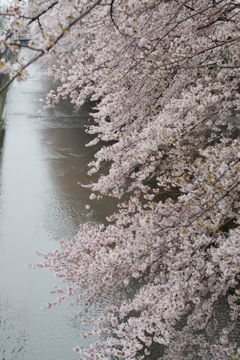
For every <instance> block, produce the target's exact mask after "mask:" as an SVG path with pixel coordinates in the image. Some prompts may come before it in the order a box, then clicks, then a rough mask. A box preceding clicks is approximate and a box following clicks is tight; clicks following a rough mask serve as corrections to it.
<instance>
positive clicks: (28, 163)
mask: <svg viewBox="0 0 240 360" xmlns="http://www.w3.org/2000/svg"><path fill="white" fill-rule="evenodd" d="M29 71H30V79H29V80H28V81H27V82H25V83H20V84H19V83H17V82H16V83H14V84H13V85H11V87H10V89H9V90H8V93H7V98H6V103H5V108H4V113H3V121H2V124H1V130H0V145H1V150H0V151H1V153H0V360H4V359H5V360H20V359H21V360H40V359H41V360H73V359H78V356H77V354H76V353H74V352H73V351H72V348H73V347H74V346H76V345H80V346H87V343H86V340H82V339H81V338H80V336H79V334H80V333H81V332H83V331H84V329H83V327H82V325H81V324H80V321H79V320H76V319H73V316H74V314H75V313H76V312H77V311H79V310H80V309H79V308H78V309H76V308H72V307H70V306H69V305H68V304H67V303H66V304H63V305H61V306H59V307H56V308H54V309H51V310H46V311H43V310H41V307H42V306H44V305H45V303H46V302H48V301H51V300H54V299H55V297H54V295H50V294H49V293H48V291H49V290H51V288H52V284H53V283H54V282H58V279H57V278H55V277H54V274H53V273H51V272H48V271H47V270H45V269H36V270H34V269H29V268H27V267H26V264H32V263H34V262H37V261H40V258H39V257H38V256H37V255H36V251H40V252H41V251H43V252H44V251H48V250H54V249H55V248H56V247H58V244H57V241H58V240H59V239H60V238H68V237H73V236H74V235H75V234H76V232H77V229H78V226H79V224H80V223H83V222H86V221H90V222H93V223H99V222H102V221H103V220H104V218H105V216H106V215H107V214H109V213H111V212H112V211H113V207H114V204H113V203H110V202H109V201H108V202H106V201H103V202H101V203H98V204H97V206H95V208H94V207H92V206H91V209H90V210H86V208H85V206H86V204H89V203H90V201H89V199H88V197H89V194H90V192H89V191H88V190H86V189H83V188H81V186H79V185H78V182H83V183H87V182H88V181H89V178H87V176H86V171H87V169H88V167H87V164H88V162H89V161H90V160H91V159H92V157H93V152H94V150H96V148H95V149H92V148H86V147H85V144H86V143H87V142H88V141H89V140H90V138H89V136H88V135H86V134H85V132H84V126H85V125H87V124H89V122H88V118H89V115H88V111H89V108H88V106H87V105H86V106H84V107H83V108H82V109H81V110H80V111H78V113H77V114H73V112H72V106H71V105H70V104H69V103H68V102H67V101H65V102H63V103H61V104H59V106H58V107H57V108H56V109H53V110H48V111H44V112H41V113H38V111H39V110H41V108H42V103H39V98H41V97H44V95H45V93H46V91H47V90H48V89H49V88H50V87H49V85H46V84H44V78H43V75H42V73H41V71H39V70H38V66H37V65H33V66H32V67H31V68H30V69H29ZM94 311H95V313H97V309H95V310H94Z"/></svg>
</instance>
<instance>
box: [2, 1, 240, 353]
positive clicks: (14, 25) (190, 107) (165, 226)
mask: <svg viewBox="0 0 240 360" xmlns="http://www.w3.org/2000/svg"><path fill="white" fill-rule="evenodd" d="M21 3H22V2H21V1H19V5H18V3H17V2H15V5H14V7H12V8H9V9H6V11H5V14H6V16H8V17H9V19H10V20H9V22H8V27H9V33H8V36H7V39H6V40H3V41H2V43H1V46H2V50H3V49H5V47H10V48H11V49H12V51H13V52H15V53H17V52H18V51H19V45H18V43H17V42H16V40H15V38H14V37H16V34H21V33H24V32H25V33H31V35H32V37H31V41H30V42H29V44H28V48H29V49H30V50H32V52H33V58H32V59H31V61H34V59H36V58H39V57H42V56H43V55H44V57H45V62H46V63H47V64H48V66H49V68H48V74H49V75H51V76H53V77H54V78H55V79H56V80H58V81H59V83H60V85H59V87H58V88H57V90H56V91H51V92H50V93H49V94H48V96H47V99H46V106H47V107H52V106H54V104H56V103H57V102H59V101H60V100H61V99H62V98H66V97H70V98H71V101H72V103H73V104H74V105H75V106H76V107H80V106H81V105H82V104H83V102H84V101H86V99H90V100H93V101H96V104H97V105H96V109H95V111H94V113H93V116H94V119H95V123H94V124H93V125H91V126H90V127H89V129H88V132H89V133H91V134H96V137H95V140H93V141H92V142H91V143H90V144H89V145H92V144H96V143H97V142H98V141H104V144H105V145H104V146H102V148H101V150H100V151H98V153H97V154H96V160H95V161H93V162H92V163H91V164H89V165H90V171H89V174H90V175H91V174H93V173H95V172H98V171H99V170H100V172H101V166H102V164H109V171H108V173H107V174H102V175H101V174H100V175H99V180H98V181H97V182H96V183H91V184H90V185H88V186H89V187H90V188H91V189H92V191H93V193H92V195H91V199H93V200H94V198H97V197H98V196H115V197H119V198H121V196H122V195H123V194H125V193H126V192H129V200H127V201H126V202H124V203H120V204H119V210H118V212H117V213H116V214H113V215H112V216H111V217H109V219H108V220H109V225H107V226H104V225H102V226H100V227H93V226H89V225H87V224H84V225H83V226H82V227H81V229H80V230H79V232H78V234H77V235H76V237H75V238H74V239H73V240H62V241H61V242H60V249H58V250H56V251H54V252H51V253H47V254H42V256H44V258H45V259H44V261H43V262H42V263H41V264H38V266H42V267H47V268H49V269H51V270H53V271H54V272H55V273H56V276H58V277H60V278H61V279H62V281H63V282H67V283H68V284H69V283H70V285H69V286H68V288H67V289H66V290H64V289H61V288H59V289H58V288H57V289H56V290H55V291H56V293H58V294H59V298H58V300H57V301H56V304H57V303H61V302H62V301H63V300H64V299H65V298H68V297H73V298H74V301H75V302H76V303H81V304H84V308H85V310H87V309H88V308H89V306H91V305H92V304H97V303H102V302H103V303H104V299H106V298H108V299H109V298H110V299H112V305H111V306H108V307H107V309H106V312H105V313H104V314H103V315H102V316H101V317H100V318H98V319H97V320H95V321H92V322H93V323H95V327H94V329H93V330H92V331H89V333H88V334H86V336H91V335H94V336H96V335H97V336H100V339H102V342H100V341H97V342H94V343H93V344H92V345H91V346H90V347H89V348H88V349H81V348H80V347H76V349H75V350H76V351H77V352H78V353H79V354H81V356H83V358H90V359H99V360H100V359H101V360H107V359H124V360H137V359H151V360H153V359H157V358H160V357H161V359H163V360H175V359H176V360H183V359H184V360H186V359H189V360H190V359H192V360H193V359H194V360H195V359H209V360H210V359H211V360H213V359H215V360H220V359H224V360H226V359H231V358H232V356H233V355H234V354H237V347H238V345H237V344H238V343H239V333H238V330H237V326H236V323H237V320H238V317H239V298H240V287H239V280H240V277H239V273H240V222H239V215H240V193H239V191H240V139H239V116H238V114H239V110H240V91H239V89H240V87H239V85H240V74H239V67H240V60H239V56H240V50H239V40H240V2H239V1H238V0H201V1H200V0H199V1H198V0H195V1H190V0H97V1H93V0H69V1H67V0H58V1H53V0H49V1H48V0H47V1H43V2H41V1H40V0H31V1H29V4H28V7H27V8H25V9H23V10H22V9H21V7H20V4H21ZM27 65H28V64H26V63H23V60H21V58H20V57H19V67H18V68H16V67H15V68H13V69H12V68H11V66H10V64H8V63H4V62H3V63H2V71H3V72H4V71H6V69H7V71H9V72H10V76H11V77H12V78H13V77H15V76H18V77H24V72H25V69H26V67H27ZM94 201H97V200H94ZM222 302H223V303H224V304H225V309H226V313H225V314H224V317H223V319H221V326H218V320H219V319H220V318H221V313H220V310H219V309H220V304H221V303H222ZM54 304H55V303H52V304H48V307H51V306H53V305H54ZM79 315H81V314H80V313H79ZM102 334H103V335H102ZM101 335H102V336H101ZM234 356H235V355H234ZM236 356H237V355H236Z"/></svg>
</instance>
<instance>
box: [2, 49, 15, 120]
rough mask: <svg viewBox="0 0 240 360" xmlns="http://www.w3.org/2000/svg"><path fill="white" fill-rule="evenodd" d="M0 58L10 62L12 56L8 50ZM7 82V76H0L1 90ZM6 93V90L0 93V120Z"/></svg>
mask: <svg viewBox="0 0 240 360" xmlns="http://www.w3.org/2000/svg"><path fill="white" fill-rule="evenodd" d="M0 58H1V59H4V60H5V61H9V60H11V61H12V60H13V54H12V53H11V51H10V50H9V49H7V50H6V51H4V52H3V53H2V54H1V55H0ZM8 80H9V75H8V74H0V88H3V87H4V86H5V85H6V84H7V82H8ZM6 93H7V89H5V90H3V91H2V92H1V93H0V119H2V113H3V108H4V103H5V98H6Z"/></svg>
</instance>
